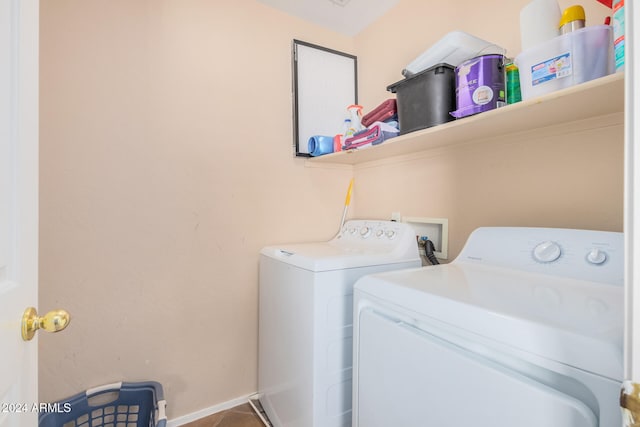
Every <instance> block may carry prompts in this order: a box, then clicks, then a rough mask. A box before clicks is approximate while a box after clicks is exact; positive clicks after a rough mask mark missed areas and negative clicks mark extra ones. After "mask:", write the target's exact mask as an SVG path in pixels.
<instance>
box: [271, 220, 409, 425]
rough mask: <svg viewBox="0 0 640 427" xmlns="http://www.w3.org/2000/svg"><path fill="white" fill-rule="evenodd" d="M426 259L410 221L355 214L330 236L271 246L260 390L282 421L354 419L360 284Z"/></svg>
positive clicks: (273, 418) (348, 422)
mask: <svg viewBox="0 0 640 427" xmlns="http://www.w3.org/2000/svg"><path fill="white" fill-rule="evenodd" d="M420 265H421V260H420V255H419V252H418V246H417V243H416V235H415V233H414V231H413V229H412V228H411V227H410V226H409V225H407V224H403V223H397V222H391V221H365V220H353V221H348V222H347V223H346V224H345V226H344V227H343V229H342V231H341V233H340V234H338V235H337V236H336V237H335V238H334V239H332V240H330V241H328V242H320V243H306V244H288V245H279V246H270V247H266V248H263V249H262V251H261V256H260V306H259V343H258V345H259V348H258V393H259V398H260V402H261V404H262V406H263V408H264V410H265V412H266V414H267V416H268V417H269V419H270V421H271V423H272V424H273V425H274V426H276V427H285V426H286V427H347V426H350V425H351V393H352V391H351V368H352V349H353V345H352V336H353V333H352V330H353V328H352V323H353V284H354V283H355V281H356V280H357V279H359V278H360V277H362V276H363V275H365V274H372V273H377V272H382V271H388V270H397V269H401V268H411V267H417V266H420Z"/></svg>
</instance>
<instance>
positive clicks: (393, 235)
mask: <svg viewBox="0 0 640 427" xmlns="http://www.w3.org/2000/svg"><path fill="white" fill-rule="evenodd" d="M385 234H386V235H387V237H388V238H389V239H393V238H394V237H396V232H395V231H394V230H387V232H386V233H385Z"/></svg>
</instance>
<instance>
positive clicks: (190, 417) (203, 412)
mask: <svg viewBox="0 0 640 427" xmlns="http://www.w3.org/2000/svg"><path fill="white" fill-rule="evenodd" d="M255 394H256V393H251V394H247V395H246V396H241V397H237V398H235V399H232V400H229V401H227V402H223V403H219V404H217V405H213V406H210V407H208V408H204V409H200V410H199V411H196V412H192V413H190V414H187V415H182V416H180V417H178V418H174V419H172V420H168V421H167V427H178V426H181V425H184V424H187V423H190V422H192V421H196V420H199V419H200V418H204V417H208V416H209V415H213V414H216V413H218V412H221V411H226V410H227V409H231V408H233V407H235V406H238V405H242V404H243V403H247V402H249V398H250V397H251V396H254V395H255Z"/></svg>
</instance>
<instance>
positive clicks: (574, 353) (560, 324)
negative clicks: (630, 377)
mask: <svg viewBox="0 0 640 427" xmlns="http://www.w3.org/2000/svg"><path fill="white" fill-rule="evenodd" d="M356 292H357V293H359V294H362V293H364V294H363V295H362V296H361V297H362V298H366V297H367V295H372V296H375V297H377V298H380V299H382V300H385V301H387V302H389V303H391V304H392V305H394V306H396V307H397V309H398V310H400V311H402V312H403V313H407V315H409V316H413V315H414V314H412V313H420V315H423V316H428V317H431V318H435V319H437V320H439V321H442V322H445V323H447V324H449V325H452V326H455V327H458V328H461V329H465V330H467V331H470V332H474V333H477V334H479V335H481V336H483V337H486V338H489V339H492V340H495V341H498V342H501V343H503V344H506V345H509V346H511V347H515V348H518V349H521V350H524V351H527V352H529V353H533V354H537V355H539V356H542V357H544V358H547V359H551V360H555V361H557V362H560V363H564V364H567V365H570V366H574V367H577V368H580V369H584V370H586V371H589V372H592V373H595V374H598V375H601V376H605V377H608V378H612V379H615V380H622V376H623V372H622V366H623V363H622V358H623V348H622V340H623V324H624V318H623V316H624V314H623V313H624V309H623V304H624V297H623V288H622V287H620V286H613V285H606V284H602V283H596V282H590V281H584V280H576V279H569V278H561V277H556V276H549V275H544V274H536V273H527V272H522V271H518V270H512V269H507V268H501V267H493V266H485V265H476V264H468V263H460V262H459V263H452V264H448V265H440V266H433V267H426V268H419V269H412V270H403V271H395V272H389V273H380V274H375V275H371V276H366V277H364V278H362V279H360V280H359V281H358V282H356Z"/></svg>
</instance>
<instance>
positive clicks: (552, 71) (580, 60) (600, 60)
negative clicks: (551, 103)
mask: <svg viewBox="0 0 640 427" xmlns="http://www.w3.org/2000/svg"><path fill="white" fill-rule="evenodd" d="M515 63H516V65H517V67H518V69H519V71H520V90H521V92H522V99H523V100H525V99H530V98H536V97H538V96H542V95H545V94H547V93H550V92H553V91H556V90H559V89H564V88H567V87H569V86H573V85H575V84H578V83H584V82H586V81H589V80H593V79H597V78H598V77H603V76H606V75H608V74H612V73H613V72H614V71H615V62H614V58H613V28H612V27H611V26H610V25H596V26H592V27H585V28H581V29H579V30H577V31H573V32H570V33H567V34H564V35H562V36H558V37H556V38H554V39H552V40H549V41H547V42H544V43H541V44H539V45H537V46H535V47H532V48H530V49H527V50H525V51H523V52H522V53H520V55H518V56H517V57H516V59H515Z"/></svg>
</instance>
